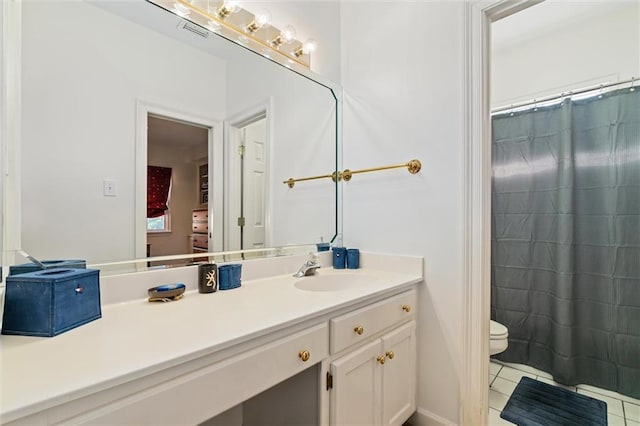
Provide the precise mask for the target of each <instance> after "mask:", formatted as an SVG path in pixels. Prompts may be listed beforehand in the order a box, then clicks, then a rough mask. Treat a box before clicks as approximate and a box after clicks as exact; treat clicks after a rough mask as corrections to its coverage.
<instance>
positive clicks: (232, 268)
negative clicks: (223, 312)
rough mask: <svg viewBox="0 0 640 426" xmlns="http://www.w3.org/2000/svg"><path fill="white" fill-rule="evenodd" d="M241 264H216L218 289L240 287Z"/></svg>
mask: <svg viewBox="0 0 640 426" xmlns="http://www.w3.org/2000/svg"><path fill="white" fill-rule="evenodd" d="M241 275H242V265H241V264H239V263H236V264H231V265H222V266H218V290H231V289H232V288H237V287H240V281H241Z"/></svg>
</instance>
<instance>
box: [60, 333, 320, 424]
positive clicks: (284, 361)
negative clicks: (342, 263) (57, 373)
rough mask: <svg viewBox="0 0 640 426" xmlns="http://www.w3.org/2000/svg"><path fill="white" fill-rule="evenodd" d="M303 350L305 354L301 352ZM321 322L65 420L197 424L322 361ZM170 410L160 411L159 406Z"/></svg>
mask: <svg viewBox="0 0 640 426" xmlns="http://www.w3.org/2000/svg"><path fill="white" fill-rule="evenodd" d="M304 351H307V353H308V358H307V354H305V353H304ZM328 353H329V327H328V325H327V323H322V324H319V325H316V326H313V327H310V328H308V329H306V330H303V331H301V332H298V333H294V334H292V335H290V336H286V337H283V338H281V339H278V340H276V341H273V342H271V343H267V344H265V345H262V346H259V347H257V348H254V349H250V350H247V351H243V352H240V353H238V354H237V355H234V356H232V357H230V358H227V359H226V360H223V361H220V362H216V363H214V364H211V365H209V366H208V367H205V368H200V369H197V370H196V371H193V372H191V373H188V374H185V375H182V376H179V377H177V378H175V379H172V380H169V381H168V382H165V383H161V384H160V385H158V386H154V387H151V388H148V389H146V390H144V391H141V392H136V393H135V394H133V395H130V396H128V397H126V398H123V399H120V400H118V401H115V402H113V403H111V404H109V405H106V406H104V407H100V408H98V409H97V410H94V411H91V412H88V413H85V414H83V415H80V416H77V417H74V418H71V419H68V420H67V421H65V423H73V424H157V425H159V424H199V423H202V422H203V421H205V420H207V419H209V418H211V417H213V416H215V415H218V414H220V413H222V412H223V411H226V410H227V409H229V408H231V407H233V406H235V405H237V404H239V403H241V402H243V401H245V400H247V399H249V398H251V397H253V396H255V395H257V394H259V393H260V392H262V391H264V390H266V389H268V388H270V387H272V386H274V385H276V384H278V383H280V382H281V381H283V380H285V379H287V378H289V377H291V376H294V375H295V374H297V373H299V372H301V371H302V370H305V369H307V368H309V367H311V366H313V365H314V364H316V363H318V362H320V361H322V359H323V358H326V357H327V356H328ZM167 407H168V408H171V407H173V409H164V408H167Z"/></svg>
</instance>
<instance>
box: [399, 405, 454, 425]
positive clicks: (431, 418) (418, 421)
mask: <svg viewBox="0 0 640 426" xmlns="http://www.w3.org/2000/svg"><path fill="white" fill-rule="evenodd" d="M408 423H409V424H410V425H411V426H456V424H455V423H453V422H451V421H450V420H447V419H445V418H444V417H440V416H439V415H437V414H435V413H432V412H431V411H429V410H425V409H424V408H420V407H418V409H417V410H416V412H415V413H413V415H412V416H411V417H410V418H409V421H408Z"/></svg>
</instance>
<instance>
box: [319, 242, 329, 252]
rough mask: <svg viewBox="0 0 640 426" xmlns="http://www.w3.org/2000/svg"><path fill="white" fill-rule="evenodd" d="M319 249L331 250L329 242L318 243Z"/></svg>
mask: <svg viewBox="0 0 640 426" xmlns="http://www.w3.org/2000/svg"><path fill="white" fill-rule="evenodd" d="M316 248H317V249H318V251H319V252H320V251H329V243H316Z"/></svg>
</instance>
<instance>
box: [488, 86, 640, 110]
mask: <svg viewBox="0 0 640 426" xmlns="http://www.w3.org/2000/svg"><path fill="white" fill-rule="evenodd" d="M636 83H640V79H638V77H631V78H630V79H628V80H623V81H618V82H616V83H607V84H599V85H597V86H591V87H587V88H584V89H577V90H569V91H568V92H562V93H560V94H559V95H552V96H547V97H544V98H540V99H532V100H529V101H525V102H519V103H516V104H511V105H509V106H503V107H500V108H496V109H494V110H492V111H491V114H497V113H499V112H503V111H509V110H515V109H519V108H522V107H525V106H527V105H537V104H543V103H545V102H549V101H553V100H555V99H563V98H566V97H571V96H574V95H580V94H582V93H587V92H593V91H595V90H604V89H610V88H612V87H615V86H621V85H624V84H629V88H632V87H634V85H635V84H636Z"/></svg>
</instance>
